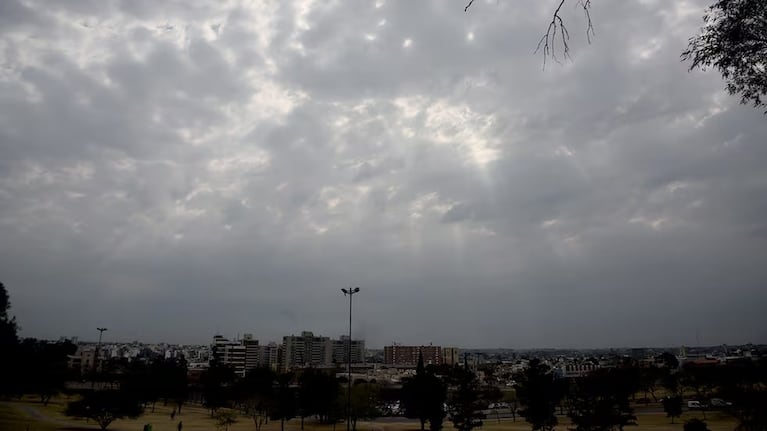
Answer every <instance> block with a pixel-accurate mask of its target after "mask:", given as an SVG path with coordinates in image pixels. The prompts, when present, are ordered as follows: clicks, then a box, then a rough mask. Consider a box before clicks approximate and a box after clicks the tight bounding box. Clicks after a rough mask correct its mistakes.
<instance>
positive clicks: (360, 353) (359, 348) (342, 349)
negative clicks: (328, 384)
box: [333, 335, 365, 364]
mask: <svg viewBox="0 0 767 431" xmlns="http://www.w3.org/2000/svg"><path fill="white" fill-rule="evenodd" d="M351 352H352V356H351V363H352V364H364V363H365V340H354V339H352V340H351ZM348 358H349V336H348V335H342V336H341V338H340V339H338V340H333V363H336V364H345V363H346V362H347V361H348Z"/></svg>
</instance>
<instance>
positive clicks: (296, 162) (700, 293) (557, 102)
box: [0, 0, 767, 347]
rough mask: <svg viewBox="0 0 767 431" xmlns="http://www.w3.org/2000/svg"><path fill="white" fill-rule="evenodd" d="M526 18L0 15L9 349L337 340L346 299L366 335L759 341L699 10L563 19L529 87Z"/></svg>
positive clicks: (446, 9) (186, 11) (758, 317)
mask: <svg viewBox="0 0 767 431" xmlns="http://www.w3.org/2000/svg"><path fill="white" fill-rule="evenodd" d="M545 3H546V2H535V3H534V4H533V2H530V3H528V2H500V3H496V2H480V3H477V4H476V5H474V6H473V7H472V9H471V10H470V13H463V8H462V7H456V5H451V4H448V3H441V2H417V3H410V2H407V3H406V2H383V1H382V2H371V3H365V2H349V3H333V2H330V3H326V2H277V1H274V2H264V3H262V4H259V5H258V6H253V5H250V4H247V3H240V2H234V3H227V4H220V3H217V2H210V3H208V2H194V3H192V4H187V3H183V4H182V3H173V2H167V3H155V2H135V1H127V2H67V3H56V4H53V5H49V4H42V3H36V2H14V1H10V2H4V3H3V5H2V6H0V7H2V10H0V20H2V22H3V25H0V151H1V152H2V153H1V154H2V157H0V277H1V279H2V281H3V283H4V284H5V285H6V286H7V287H8V289H9V290H10V293H11V298H12V301H13V312H14V313H15V314H16V315H17V317H18V319H19V321H20V323H21V325H22V329H23V330H22V333H23V334H24V335H29V336H38V337H54V338H55V337H58V336H60V335H80V336H82V337H86V338H88V337H93V334H92V333H93V332H94V329H93V328H95V327H96V326H99V325H104V326H107V327H109V328H110V333H109V335H110V337H114V338H116V339H125V340H130V339H135V338H139V339H144V340H166V341H179V342H205V341H207V340H208V339H209V337H210V336H212V335H213V333H215V332H218V331H220V332H223V333H225V334H227V335H231V336H234V335H235V334H236V333H238V332H239V333H242V332H253V333H254V334H256V336H257V337H259V338H260V339H262V340H265V341H266V340H269V339H278V338H279V337H281V336H282V335H284V334H288V333H291V332H293V333H295V332H298V331H301V330H314V331H315V332H320V333H325V334H328V335H338V334H341V333H344V332H345V331H346V326H345V325H346V323H345V322H346V303H345V302H344V301H343V298H342V297H341V295H340V292H339V289H340V288H341V287H346V286H349V285H358V286H361V287H362V289H363V292H362V294H361V295H360V296H359V297H355V328H356V329H355V332H356V333H357V334H358V335H360V336H364V337H366V338H367V340H368V344H369V345H372V346H381V345H383V344H386V343H389V342H391V341H400V342H406V343H427V342H434V343H442V344H449V345H459V346H464V347H475V346H502V347H531V346H607V345H677V344H684V343H687V344H689V343H693V342H695V334H696V333H699V334H700V339H701V341H702V342H704V343H712V344H713V343H739V342H749V341H751V342H765V340H766V339H765V337H767V333H765V331H764V328H765V327H767V321H765V317H764V313H763V312H762V311H763V310H762V308H763V306H764V304H767V293H766V292H765V291H764V289H763V288H762V285H763V282H764V280H765V279H766V277H767V270H765V269H764V265H763V262H764V261H765V260H767V255H766V254H767V253H766V252H765V251H766V250H767V247H765V246H766V245H767V244H766V241H767V225H765V222H764V218H765V214H767V207H765V203H764V202H765V199H764V198H763V197H764V196H765V192H767V174H765V173H764V169H763V166H764V163H765V161H767V147H765V145H764V143H765V142H767V128H765V123H764V116H763V115H761V113H760V112H758V111H756V110H753V109H750V108H748V107H743V106H740V105H738V104H737V100H736V99H735V98H732V97H729V96H727V95H726V94H725V93H724V91H723V90H722V87H723V83H722V81H721V79H720V78H719V77H718V76H717V75H716V74H715V73H706V74H704V73H697V72H696V73H688V72H687V70H686V65H685V64H682V63H680V62H679V53H680V52H681V50H682V49H683V47H684V46H685V43H686V40H687V38H688V37H689V36H690V35H692V34H693V33H694V32H695V31H696V29H697V28H698V27H699V25H700V16H701V15H702V13H703V10H704V8H705V6H707V4H706V2H705V1H702V0H701V1H695V2H677V3H673V2H669V3H668V4H666V3H664V2H657V1H639V2H609V3H608V2H605V3H604V4H602V3H599V4H596V3H595V7H594V14H593V16H594V20H595V24H596V26H597V27H596V30H597V37H596V39H595V40H594V41H593V43H592V45H588V44H587V43H586V40H585V36H582V33H581V32H580V31H579V30H581V29H582V28H581V27H582V26H583V25H584V23H583V20H582V17H580V16H579V15H578V14H577V10H575V9H573V10H569V11H568V12H567V13H568V14H571V15H570V16H568V17H567V18H568V21H567V22H568V23H569V25H570V27H571V32H572V34H573V39H572V49H573V61H571V62H564V63H563V64H562V65H556V64H549V65H548V66H547V67H546V69H545V70H541V66H542V64H541V61H542V58H541V57H540V56H539V55H533V53H532V51H533V50H534V47H535V44H536V43H537V39H538V37H539V36H540V32H541V31H543V30H544V26H545V23H546V15H547V14H548V13H550V11H551V10H550V9H551V5H549V4H545ZM672 3H673V4H672ZM583 29H584V30H585V27H584V28H583ZM357 298H359V300H357Z"/></svg>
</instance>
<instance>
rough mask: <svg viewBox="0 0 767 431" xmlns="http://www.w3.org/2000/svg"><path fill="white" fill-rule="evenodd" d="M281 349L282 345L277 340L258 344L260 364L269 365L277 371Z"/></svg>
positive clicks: (261, 365)
mask: <svg viewBox="0 0 767 431" xmlns="http://www.w3.org/2000/svg"><path fill="white" fill-rule="evenodd" d="M281 349H282V346H280V345H279V344H277V343H275V342H271V343H269V344H267V345H265V346H258V366H259V367H268V368H271V369H272V370H275V371H276V370H277V369H279V365H280V350H281Z"/></svg>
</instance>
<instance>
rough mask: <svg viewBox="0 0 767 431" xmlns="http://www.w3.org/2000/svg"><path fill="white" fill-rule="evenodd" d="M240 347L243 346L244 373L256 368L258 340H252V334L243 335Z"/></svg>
mask: <svg viewBox="0 0 767 431" xmlns="http://www.w3.org/2000/svg"><path fill="white" fill-rule="evenodd" d="M242 345H243V346H245V371H246V372H247V371H248V370H252V369H253V368H258V366H259V364H258V362H259V360H258V359H259V358H258V357H259V346H258V340H256V339H254V338H253V334H243V336H242Z"/></svg>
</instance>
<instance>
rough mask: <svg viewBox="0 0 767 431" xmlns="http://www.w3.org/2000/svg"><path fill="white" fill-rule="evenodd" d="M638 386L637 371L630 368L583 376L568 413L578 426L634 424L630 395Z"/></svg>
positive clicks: (586, 429)
mask: <svg viewBox="0 0 767 431" xmlns="http://www.w3.org/2000/svg"><path fill="white" fill-rule="evenodd" d="M638 386H639V384H638V373H637V372H636V370H635V369H631V368H625V369H622V368H617V369H601V370H597V371H595V372H593V373H591V374H589V375H588V376H586V377H583V378H582V379H580V380H579V381H578V384H577V389H576V391H575V394H573V396H572V399H573V410H572V412H571V413H570V414H569V416H570V419H571V420H572V421H573V424H574V425H575V429H576V430H577V431H609V430H613V429H615V428H618V429H620V430H623V427H624V426H626V425H635V424H636V422H635V420H636V417H635V416H634V415H633V410H632V408H631V407H630V406H629V398H630V397H631V395H632V394H634V393H635V392H636V391H637V389H638Z"/></svg>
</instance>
